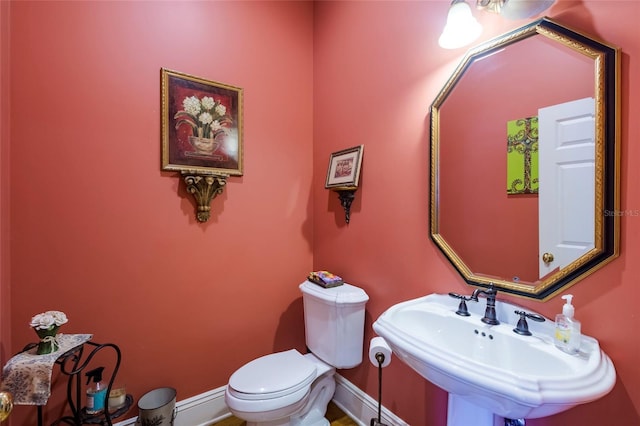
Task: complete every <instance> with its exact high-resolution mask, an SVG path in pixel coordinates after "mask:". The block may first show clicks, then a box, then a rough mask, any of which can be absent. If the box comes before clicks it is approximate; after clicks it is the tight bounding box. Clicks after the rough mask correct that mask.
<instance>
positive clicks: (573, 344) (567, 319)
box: [555, 294, 580, 354]
mask: <svg viewBox="0 0 640 426" xmlns="http://www.w3.org/2000/svg"><path fill="white" fill-rule="evenodd" d="M562 299H564V300H565V301H566V303H565V304H564V305H563V306H562V313H561V314H558V315H556V332H555V345H556V347H558V348H559V349H560V350H562V351H564V352H566V353H569V354H575V353H578V351H579V350H580V321H578V320H576V319H575V318H574V313H575V308H574V307H573V305H572V304H571V301H572V300H573V295H572V294H566V295H564V296H562Z"/></svg>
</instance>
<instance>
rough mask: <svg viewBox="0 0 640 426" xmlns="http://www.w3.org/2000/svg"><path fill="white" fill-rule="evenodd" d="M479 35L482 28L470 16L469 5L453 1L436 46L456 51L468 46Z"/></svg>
mask: <svg viewBox="0 0 640 426" xmlns="http://www.w3.org/2000/svg"><path fill="white" fill-rule="evenodd" d="M481 33H482V26H481V25H480V23H478V21H477V20H476V18H474V17H473V15H472V14H471V8H470V7H469V5H468V4H467V3H466V2H464V1H455V0H454V2H453V4H452V5H451V8H449V14H448V15H447V24H446V25H445V27H444V30H443V31H442V35H441V36H440V38H439V39H438V44H439V45H440V47H442V48H444V49H457V48H459V47H463V46H466V45H467V44H470V43H471V42H473V41H474V40H475V39H477V38H478V37H479V36H480V34H481Z"/></svg>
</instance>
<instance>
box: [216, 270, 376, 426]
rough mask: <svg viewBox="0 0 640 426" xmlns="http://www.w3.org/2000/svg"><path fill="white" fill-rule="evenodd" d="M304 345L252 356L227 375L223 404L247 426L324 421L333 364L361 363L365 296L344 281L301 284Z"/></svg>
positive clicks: (314, 425) (323, 424) (321, 425)
mask: <svg viewBox="0 0 640 426" xmlns="http://www.w3.org/2000/svg"><path fill="white" fill-rule="evenodd" d="M300 290H301V291H302V300H303V303H304V325H305V334H306V342H307V347H308V349H309V350H310V351H311V353H308V354H305V355H302V354H301V353H300V352H298V351H297V350H295V349H291V350H288V351H284V352H277V353H274V354H270V355H265V356H263V357H260V358H257V359H255V360H253V361H251V362H249V363H247V364H245V365H244V366H243V367H240V368H239V369H238V370H237V371H236V372H235V373H233V374H232V375H231V377H230V378H229V384H228V385H227V389H226V392H225V401H226V403H227V406H228V407H229V409H230V410H231V412H232V413H233V415H235V416H236V417H238V418H240V419H243V420H245V421H246V422H247V426H284V425H295V426H327V425H329V421H328V420H327V419H325V417H324V414H325V412H326V411H327V404H329V401H331V398H333V393H334V391H335V388H336V383H335V379H334V374H335V372H336V368H342V369H344V368H353V367H355V366H357V365H359V364H360V363H361V362H362V352H363V343H364V311H365V309H364V307H365V304H366V303H367V300H369V296H367V293H365V291H364V290H362V289H361V288H358V287H354V286H352V285H349V284H343V285H341V286H338V287H332V288H323V287H321V286H319V285H317V284H313V283H312V282H309V281H305V282H303V283H302V284H300Z"/></svg>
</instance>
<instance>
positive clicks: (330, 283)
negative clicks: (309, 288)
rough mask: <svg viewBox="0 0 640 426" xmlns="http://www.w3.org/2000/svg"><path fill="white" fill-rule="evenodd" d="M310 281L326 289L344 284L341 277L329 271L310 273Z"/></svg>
mask: <svg viewBox="0 0 640 426" xmlns="http://www.w3.org/2000/svg"><path fill="white" fill-rule="evenodd" d="M307 279H308V280H309V281H311V282H312V283H314V284H318V285H319V286H322V287H325V288H331V287H337V286H339V285H342V284H344V281H343V280H342V278H341V277H339V276H337V275H336V274H332V273H331V272H329V271H316V272H311V273H309V276H308V277H307Z"/></svg>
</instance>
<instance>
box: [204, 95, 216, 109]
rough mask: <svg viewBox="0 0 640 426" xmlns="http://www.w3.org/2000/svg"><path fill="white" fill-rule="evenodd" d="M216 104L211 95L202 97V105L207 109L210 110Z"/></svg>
mask: <svg viewBox="0 0 640 426" xmlns="http://www.w3.org/2000/svg"><path fill="white" fill-rule="evenodd" d="M215 104H216V102H215V101H214V100H213V98H212V97H210V96H205V97H204V98H202V107H203V108H204V109H206V110H210V109H211V108H213V106H214V105H215Z"/></svg>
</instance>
